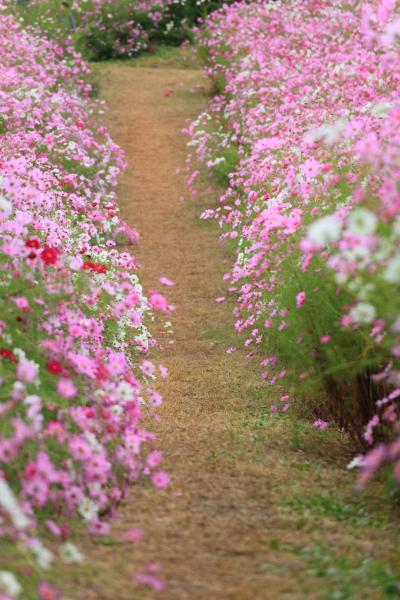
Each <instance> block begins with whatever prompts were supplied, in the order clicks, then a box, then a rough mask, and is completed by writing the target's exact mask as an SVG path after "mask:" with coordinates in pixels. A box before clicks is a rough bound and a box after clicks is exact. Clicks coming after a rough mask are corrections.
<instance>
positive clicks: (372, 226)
mask: <svg viewBox="0 0 400 600" xmlns="http://www.w3.org/2000/svg"><path fill="white" fill-rule="evenodd" d="M377 223H378V219H377V217H376V215H375V214H374V213H373V212H371V211H370V210H367V209H366V208H356V209H355V210H353V211H352V212H351V213H350V215H349V217H348V219H347V228H348V229H349V231H351V232H352V233H355V234H356V235H371V234H372V233H374V231H375V230H376V226H377Z"/></svg>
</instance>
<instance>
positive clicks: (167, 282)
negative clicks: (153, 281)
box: [160, 277, 175, 286]
mask: <svg viewBox="0 0 400 600" xmlns="http://www.w3.org/2000/svg"><path fill="white" fill-rule="evenodd" d="M160 283H162V285H166V286H172V285H175V282H174V281H171V280H170V279H168V278H167V277H160Z"/></svg>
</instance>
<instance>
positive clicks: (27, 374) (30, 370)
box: [17, 359, 39, 383]
mask: <svg viewBox="0 0 400 600" xmlns="http://www.w3.org/2000/svg"><path fill="white" fill-rule="evenodd" d="M38 374H39V365H37V364H36V363H35V362H33V360H26V359H24V360H21V361H20V362H19V363H18V366H17V377H18V379H20V380H21V381H25V383H32V382H33V381H35V379H37V376H38Z"/></svg>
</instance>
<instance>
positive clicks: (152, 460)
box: [146, 450, 163, 469]
mask: <svg viewBox="0 0 400 600" xmlns="http://www.w3.org/2000/svg"><path fill="white" fill-rule="evenodd" d="M162 460H163V455H162V452H159V451H158V450H153V451H152V452H150V454H149V455H148V457H147V460H146V462H147V464H148V465H149V467H151V468H152V469H154V468H155V467H158V466H159V465H160V464H161V463H162Z"/></svg>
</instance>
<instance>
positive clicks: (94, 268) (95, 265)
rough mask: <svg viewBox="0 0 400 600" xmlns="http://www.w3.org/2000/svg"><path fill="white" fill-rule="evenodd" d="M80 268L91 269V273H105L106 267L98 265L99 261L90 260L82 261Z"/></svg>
mask: <svg viewBox="0 0 400 600" xmlns="http://www.w3.org/2000/svg"><path fill="white" fill-rule="evenodd" d="M81 269H82V270H83V271H92V272H93V273H105V272H106V271H107V267H106V266H105V265H100V264H99V263H94V262H91V261H90V260H87V261H86V262H84V263H83V265H82V267H81Z"/></svg>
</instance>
